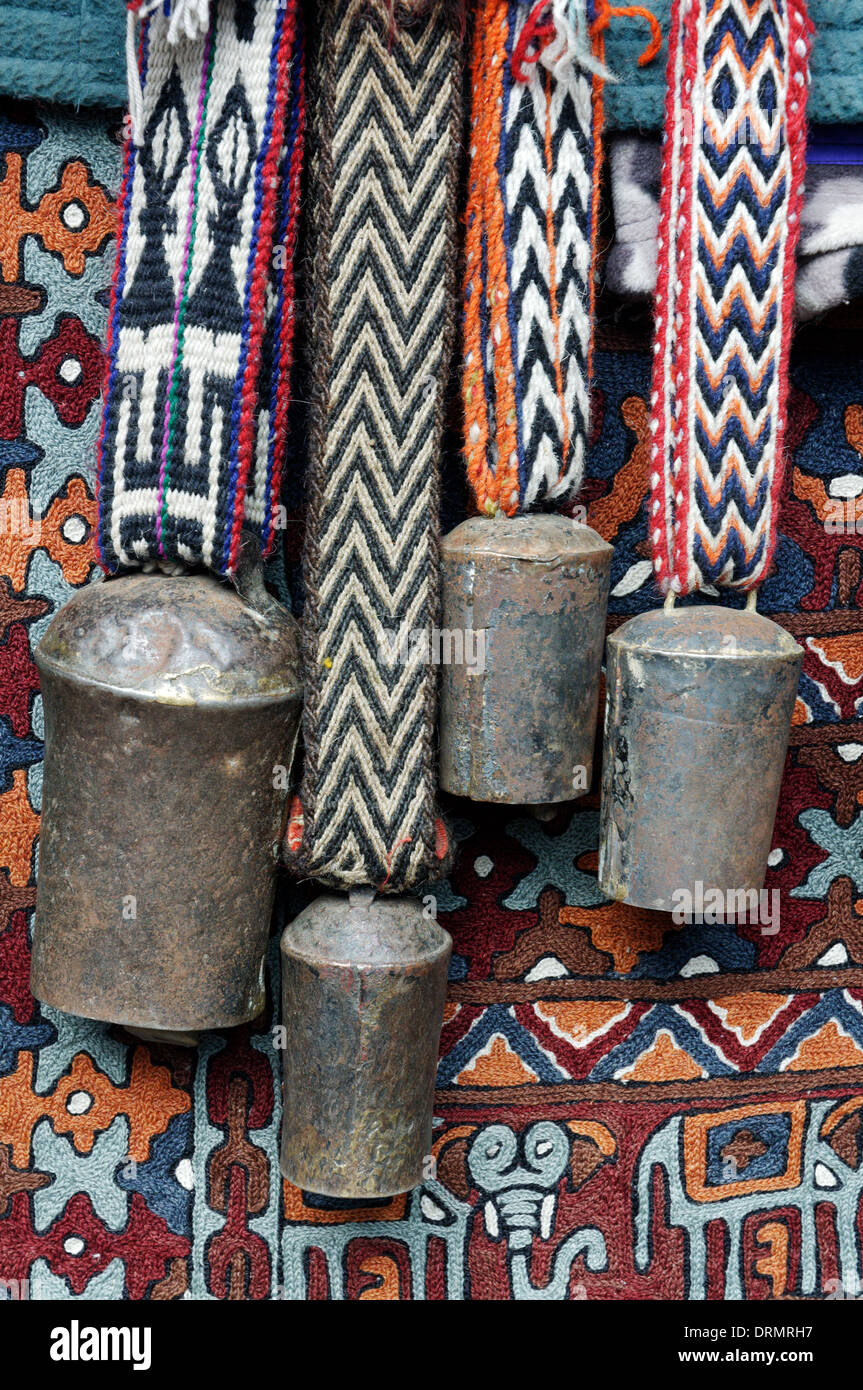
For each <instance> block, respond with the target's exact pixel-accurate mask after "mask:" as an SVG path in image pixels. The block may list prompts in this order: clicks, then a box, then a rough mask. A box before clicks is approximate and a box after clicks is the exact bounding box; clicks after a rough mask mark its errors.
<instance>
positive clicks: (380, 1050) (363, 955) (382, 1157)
mask: <svg viewBox="0 0 863 1390" xmlns="http://www.w3.org/2000/svg"><path fill="white" fill-rule="evenodd" d="M451 947H452V942H451V940H450V937H449V934H448V933H447V932H445V931H444V930H443V928H442V927H441V926H439V925H438V923H437V922H436V921H435V920H434V918H433V917H431V916H430V915H429V914H428V912H427V911H426V909H425V908H424V907H423V905H422V903H421V902H420V901H419V900H418V899H416V898H410V897H388V898H376V897H375V895H374V890H372V889H367V890H366V889H355V890H353V891H352V892H351V893H350V894H349V895H348V896H347V897H343V896H340V895H338V894H334V893H325V894H323V895H322V896H321V897H319V898H317V899H316V900H315V901H314V902H313V903H312V904H311V905H310V906H309V907H307V908H306V909H305V911H304V912H301V913H300V915H299V916H298V917H296V918H295V919H294V921H293V922H291V923H290V925H289V926H288V927H286V928H285V932H284V934H283V936H282V1023H283V1025H284V1028H285V1058H284V1111H283V1119H282V1152H281V1169H282V1173H283V1174H284V1176H285V1177H286V1178H287V1179H288V1180H289V1181H290V1182H292V1183H294V1184H295V1185H296V1186H297V1187H301V1188H303V1189H305V1190H306V1191H308V1192H314V1193H320V1194H322V1195H324V1196H329V1197H347V1198H363V1197H366V1198H374V1197H392V1196H394V1195H395V1194H396V1193H399V1192H407V1191H408V1190H409V1189H410V1188H412V1187H415V1186H416V1185H417V1184H418V1183H420V1182H421V1181H422V1180H423V1178H424V1177H427V1176H428V1172H427V1171H426V1169H425V1165H427V1163H428V1160H429V1156H430V1154H431V1140H432V1102H433V1098H434V1081H435V1071H436V1068H437V1057H438V1044H439V1039H440V1030H441V1022H442V1019H443V1007H444V996H445V994H446V982H447V969H448V965H449V956H450V950H451Z"/></svg>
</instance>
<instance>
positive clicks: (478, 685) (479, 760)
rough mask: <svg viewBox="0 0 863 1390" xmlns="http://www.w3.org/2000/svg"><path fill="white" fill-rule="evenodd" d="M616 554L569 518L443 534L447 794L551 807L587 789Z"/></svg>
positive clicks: (474, 521) (489, 523)
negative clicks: (611, 569) (609, 589)
mask: <svg viewBox="0 0 863 1390" xmlns="http://www.w3.org/2000/svg"><path fill="white" fill-rule="evenodd" d="M612 554H613V552H612V548H611V546H610V545H607V544H606V542H605V541H604V540H603V539H602V537H601V536H599V535H597V533H596V532H595V531H592V530H591V529H590V527H589V526H584V525H581V524H580V523H578V522H575V521H571V520H569V519H568V518H566V517H562V516H550V515H537V516H522V517H512V518H510V517H507V518H501V517H495V518H494V519H489V518H483V517H472V518H470V520H468V521H464V522H462V524H461V525H460V526H457V527H456V528H455V530H454V531H451V532H450V533H449V535H448V536H446V537H445V538H444V540H443V543H442V545H441V559H442V608H443V617H442V620H441V621H442V628H441V651H442V656H441V665H442V678H441V716H440V780H441V786H442V787H443V788H444V790H445V791H448V792H452V793H453V794H454V795H456V796H468V797H471V798H472V799H473V800H474V801H494V802H506V803H510V804H518V805H546V804H548V803H556V802H561V801H570V800H572V799H573V798H574V797H576V796H582V795H584V793H585V792H587V791H588V790H589V788H590V780H591V774H592V770H593V748H594V741H595V737H596V717H597V704H598V700H599V682H600V670H601V663H602V646H603V641H604V638H605V614H606V607H607V604H608V585H609V573H610V567H611V557H612ZM459 644H461V649H462V659H461V660H458V659H457V657H458V652H459ZM447 653H449V654H450V658H451V659H450V660H447V659H446V658H447Z"/></svg>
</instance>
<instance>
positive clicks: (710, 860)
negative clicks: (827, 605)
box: [599, 605, 803, 912]
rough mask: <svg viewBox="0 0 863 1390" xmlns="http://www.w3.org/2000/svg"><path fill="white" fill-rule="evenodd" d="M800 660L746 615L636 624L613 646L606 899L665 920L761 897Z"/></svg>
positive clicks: (675, 615) (718, 612) (605, 801)
mask: <svg viewBox="0 0 863 1390" xmlns="http://www.w3.org/2000/svg"><path fill="white" fill-rule="evenodd" d="M802 661H803V652H802V650H801V648H800V647H799V646H798V645H797V643H796V642H795V641H794V639H793V638H792V637H791V636H790V635H789V634H788V633H787V632H786V631H785V630H784V629H783V628H781V627H779V626H778V625H777V624H776V623H773V622H771V621H770V620H769V619H768V618H764V617H762V616H761V615H760V614H758V613H756V612H754V611H753V610H749V609H747V610H745V611H738V610H735V609H730V608H720V607H716V606H712V605H711V606H707V605H705V606H703V607H689V608H672V609H663V610H659V611H654V612H650V613H641V614H639V616H638V617H636V618H632V619H630V621H629V622H627V623H624V624H623V626H622V627H620V628H618V630H617V631H616V632H615V633H613V634H612V635H611V636H610V637H609V639H608V647H607V657H606V690H607V698H606V707H605V740H604V749H603V776H602V807H601V816H600V848H599V886H600V888H601V889H602V891H603V893H605V894H606V895H607V896H608V897H609V898H614V899H616V900H618V901H622V902H627V903H632V904H634V905H635V906H638V907H646V908H657V909H660V910H662V911H666V912H668V911H672V910H674V909H675V908H678V907H679V906H680V904H681V903H682V902H684V901H686V898H685V897H684V896H682V895H686V894H688V895H690V896H689V899H688V900H689V901H690V902H697V901H699V897H700V896H702V895H703V896H706V895H707V894H708V892H709V893H711V894H714V895H715V892H716V891H717V890H718V891H719V892H720V893H721V894H722V895H723V900H724V901H733V900H737V901H739V899H737V898H736V895H738V894H739V893H741V892H742V893H745V894H748V893H750V892H751V891H752V890H755V891H756V892H760V890H761V887H762V885H763V883H764V875H765V872H766V868H767V856H768V853H769V851H770V840H771V836H772V833H773V822H774V819H775V817H776V805H777V801H778V799H779V784H780V782H781V780H782V770H783V765H784V761H785V753H786V749H787V747H788V736H789V732H790V728H791V716H792V713H793V710H794V700H795V696H796V693H797V682H798V680H799V677H800V667H801V664H802ZM729 894H734V895H735V899H733V900H732V899H729V897H728V895H729ZM714 900H715V897H714Z"/></svg>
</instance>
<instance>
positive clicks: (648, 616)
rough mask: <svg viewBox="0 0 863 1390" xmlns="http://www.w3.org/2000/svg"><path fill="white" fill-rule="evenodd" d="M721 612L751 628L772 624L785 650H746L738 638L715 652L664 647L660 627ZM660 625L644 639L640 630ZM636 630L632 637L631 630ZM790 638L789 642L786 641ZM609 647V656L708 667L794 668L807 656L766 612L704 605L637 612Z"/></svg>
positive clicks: (610, 638) (613, 634)
mask: <svg viewBox="0 0 863 1390" xmlns="http://www.w3.org/2000/svg"><path fill="white" fill-rule="evenodd" d="M708 611H709V612H710V613H721V614H722V615H723V619H724V621H727V622H728V623H729V624H731V623H734V622H736V621H738V620H741V619H742V620H743V625H744V626H746V627H752V625H753V624H752V620H753V619H754V620H755V622H756V623H757V624H758V625H759V626H760V625H761V624H762V623H769V624H770V626H771V627H772V628H774V629H775V630H776V632H777V633H781V634H782V639H781V640H782V647H781V648H780V647H778V646H774V647H773V648H770V647H747V646H746V645H744V643H745V636H744V637H739V638H738V637H736V636H735V640H734V645H733V646H727V647H724V648H717V649H716V650H713V651H711V650H706V649H705V648H703V647H702V648H700V649H699V648H696V647H694V646H693V648H692V649H686V648H685V647H681V646H673V645H671V644H670V643H669V644H668V645H665V644H664V643H663V641H662V636H661V627H660V626H659V625H676V624H678V623H680V621H681V619H684V620H686V619H691V620H693V621H697V615H699V614H701V615H703V614H704V613H705V612H708ZM654 623H655V624H657V628H656V630H655V631H652V632H651V633H650V634H649V635H647V636H644V637H641V636H640V635H639V632H638V628H639V627H646V626H648V625H650V626H652V625H653V624H654ZM633 628H635V629H636V631H635V633H634V634H633V632H632V629H633ZM786 639H787V641H786ZM606 647H607V649H608V652H609V654H615V655H616V654H617V653H618V652H626V653H628V654H633V655H636V656H651V657H665V658H667V659H668V660H669V661H674V660H679V661H700V662H704V663H705V664H708V663H712V662H716V661H725V662H735V661H736V662H750V663H753V664H757V665H761V664H765V665H766V664H775V665H777V666H782V665H794V664H796V663H798V662H801V661H802V660H803V657H804V655H805V653H804V650H803V648H802V647H801V645H800V643H799V642H797V641H796V639H795V638H794V637H793V636H792V634H791V633H790V632H788V630H787V628H784V627H782V626H781V625H780V624H779V623H777V622H774V620H773V619H772V618H768V617H767V616H766V615H765V614H763V613H751V612H747V610H746V609H740V608H725V607H724V606H723V605H721V604H715V603H711V604H702V605H698V606H691V607H687V608H674V609H672V610H671V611H670V612H668V611H666V610H665V609H663V608H651V609H647V610H646V611H645V612H643V613H636V614H634V615H632V616H631V617H629V618H627V620H626V622H623V623H621V625H620V626H619V627H618V628H615V630H614V632H610V633H609V634H608V636H607V637H606Z"/></svg>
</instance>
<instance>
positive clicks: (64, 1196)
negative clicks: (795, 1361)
mask: <svg viewBox="0 0 863 1390" xmlns="http://www.w3.org/2000/svg"><path fill="white" fill-rule="evenodd" d="M0 161H2V163H0V270H2V283H0V338H2V343H0V502H2V504H3V507H2V513H0V516H2V524H0V616H2V622H0V628H2V636H0V769H2V781H0V1115H2V1116H3V1122H2V1129H0V1279H5V1280H10V1279H14V1280H19V1281H28V1287H29V1293H30V1296H31V1297H34V1298H52V1297H57V1298H62V1299H75V1298H85V1299H86V1298H124V1297H128V1298H133V1299H141V1298H154V1299H166V1298H181V1297H184V1296H191V1297H202V1298H247V1297H250V1298H260V1299H263V1298H270V1297H274V1296H279V1295H281V1296H284V1297H291V1298H303V1297H311V1298H327V1297H330V1298H349V1299H354V1298H362V1299H367V1298H373V1299H382V1298H383V1299H393V1298H406V1299H410V1298H423V1297H426V1298H452V1299H463V1298H468V1297H470V1298H494V1299H507V1298H513V1297H515V1298H546V1299H553V1298H566V1297H569V1298H581V1297H588V1298H602V1299H618V1298H626V1297H629V1298H659V1297H666V1298H675V1299H679V1298H685V1297H689V1298H696V1297H701V1296H704V1295H705V1294H706V1295H707V1296H709V1297H721V1296H722V1294H723V1292H724V1293H725V1294H726V1296H728V1297H741V1296H745V1297H747V1298H765V1297H771V1296H772V1297H780V1296H783V1295H785V1294H801V1293H802V1294H815V1295H817V1296H824V1295H825V1294H830V1293H834V1292H836V1291H837V1289H840V1290H841V1286H842V1280H843V1278H844V1280H845V1281H846V1284H847V1286H848V1287H849V1290H850V1289H853V1285H852V1284H851V1280H852V1279H853V1278H854V1277H855V1276H856V1277H859V1274H860V1223H859V1219H858V1204H859V1198H860V1192H861V1188H863V860H862V859H861V831H863V809H861V808H863V740H861V738H860V733H859V728H860V725H859V718H860V715H861V713H863V617H861V612H860V600H861V596H863V550H861V540H860V535H859V534H855V533H854V532H853V529H852V531H851V532H850V533H849V532H848V530H847V528H846V531H845V533H838V532H835V531H834V532H831V531H830V530H828V529H825V522H826V521H827V520H829V519H830V517H831V516H832V515H833V514H834V512H835V507H834V508H833V509H832V510H831V499H834V500H835V499H837V498H838V499H846V515H850V516H851V517H853V516H854V499H855V498H856V497H858V496H859V495H860V494H863V367H861V365H860V357H861V352H860V347H861V343H860V340H859V337H858V338H857V339H856V341H854V342H852V344H851V350H850V351H848V352H847V354H846V353H845V351H844V345H843V342H842V341H841V340H840V339H839V338H838V337H837V336H836V335H835V334H833V335H832V336H831V337H830V338H829V340H828V344H829V351H826V350H825V345H824V342H823V341H820V342H817V343H815V342H813V341H812V340H811V338H810V339H808V338H807V334H808V333H809V332H810V330H805V331H804V333H802V334H801V336H800V341H799V345H798V349H797V352H796V358H795V366H794V370H793V383H794V398H793V402H792V408H791V410H790V412H789V413H790V418H791V421H792V425H793V436H792V438H791V440H790V444H791V447H792V450H793V464H792V466H791V467H789V469H788V472H787V479H786V490H787V495H786V498H785V504H784V511H783V515H782V518H781V531H782V535H781V538H780V543H779V547H778V551H777V564H776V570H775V573H774V574H773V575H772V576H771V577H770V578H769V579H768V580H767V582H766V584H765V585H764V588H763V590H762V598H761V607H762V608H763V610H764V611H765V612H767V613H769V614H771V615H772V616H773V617H775V618H776V619H777V620H778V621H779V622H781V623H783V624H784V625H785V626H786V627H788V628H789V629H790V630H791V631H792V632H793V633H794V635H795V636H796V637H797V639H798V641H800V642H801V644H802V645H803V646H804V648H805V651H806V659H805V666H804V677H803V681H802V684H801V691H800V699H799V701H798V705H797V713H796V721H795V726H794V731H793V734H792V741H791V749H790V751H789V755H788V762H787V767H786V776H785V783H784V787H783V795H782V801H781V805H780V811H779V818H778V821H777V826H776V833H775V838H774V849H773V852H772V855H771V868H770V871H769V875H768V885H767V886H768V888H778V889H779V890H780V892H781V895H782V897H781V920H780V924H779V930H778V931H777V932H776V933H775V934H772V935H762V934H761V933H760V931H759V930H758V929H754V928H753V929H750V928H747V927H743V926H741V927H738V928H734V927H730V926H723V925H717V926H710V925H705V926H702V927H698V926H691V927H685V928H677V927H675V926H674V924H673V923H672V922H671V921H670V919H669V918H667V917H665V916H664V915H660V914H655V913H649V912H644V911H640V910H637V909H632V908H626V907H621V906H618V905H612V904H609V903H606V902H604V900H603V899H602V898H601V896H600V894H599V892H598V890H597V887H596V880H595V860H596V844H597V840H596V834H597V809H596V802H595V800H593V799H585V800H584V801H582V802H579V803H576V804H575V806H574V807H573V808H571V809H570V810H569V811H567V812H564V813H561V814H560V815H559V816H558V817H557V818H556V819H555V820H553V821H551V822H549V823H542V822H540V821H538V820H533V819H526V818H523V817H518V816H512V815H509V814H506V813H503V812H499V811H486V810H483V809H482V808H479V807H475V806H469V805H467V804H462V805H456V806H455V807H453V808H451V809H452V810H453V813H454V818H455V819H454V824H455V829H456V833H457V835H458V838H459V840H460V846H459V849H460V853H459V858H458V861H457V865H456V868H455V870H454V872H453V874H452V877H451V879H450V880H449V881H448V883H446V884H445V885H443V886H438V888H437V889H436V890H434V891H436V893H437V898H438V909H439V913H440V917H441V921H442V922H443V924H444V925H445V926H446V927H447V928H448V930H449V931H450V932H451V933H452V935H453V939H454V956H453V964H452V978H451V985H450V995H449V1001H448V1004H447V1012H446V1020H445V1025H444V1032H443V1037H442V1040H441V1060H440V1069H439V1074H438V1100H437V1118H438V1122H437V1128H436V1140H435V1147H436V1153H437V1174H436V1177H435V1178H434V1179H431V1180H430V1181H429V1182H428V1183H427V1184H426V1185H425V1186H424V1187H423V1188H422V1189H419V1190H417V1191H415V1192H414V1193H413V1194H411V1195H410V1196H409V1197H407V1198H404V1197H401V1198H397V1199H395V1200H394V1201H387V1202H383V1203H381V1204H378V1205H376V1206H374V1207H372V1208H368V1209H358V1208H356V1207H352V1206H351V1205H350V1204H345V1203H343V1202H336V1201H331V1200H327V1199H319V1198H313V1197H311V1196H310V1195H309V1194H303V1193H301V1192H299V1191H298V1190H296V1189H293V1188H290V1187H287V1186H285V1185H284V1184H283V1183H282V1182H281V1180H280V1178H279V1174H278V1161H277V1136H278V1121H279V1098H278V1079H279V1054H278V1052H277V1051H276V1050H275V1049H274V1047H273V1042H272V1033H271V1026H272V1022H273V1020H272V1018H266V1019H263V1020H261V1021H260V1022H259V1023H258V1024H257V1025H256V1026H254V1027H252V1028H242V1029H237V1030H235V1031H234V1032H232V1033H224V1034H220V1033H213V1034H207V1035H205V1037H204V1039H203V1042H202V1044H201V1047H200V1048H199V1049H198V1051H197V1052H194V1051H188V1050H185V1049H179V1048H167V1047H147V1046H144V1045H142V1044H140V1043H135V1042H134V1041H132V1040H131V1039H130V1037H129V1035H128V1034H125V1033H124V1032H123V1031H122V1030H121V1029H118V1028H109V1027H106V1026H105V1025H103V1024H98V1023H90V1022H87V1021H85V1020H81V1019H75V1018H71V1017H69V1016H66V1015H62V1014H60V1013H58V1012H56V1011H54V1010H51V1009H49V1008H40V1007H39V1006H38V1005H37V1004H36V1003H35V1002H34V1000H33V998H32V996H31V995H30V993H29V989H28V971H29V947H28V933H29V929H30V919H31V918H32V907H33V902H34V898H35V887H34V885H35V878H36V868H37V863H36V837H37V833H38V811H39V794H40V758H41V743H40V735H41V731H42V728H41V712H40V701H39V696H38V693H37V691H38V681H37V676H36V671H35V667H34V666H33V662H32V657H31V652H32V647H33V644H34V643H35V642H36V641H37V640H38V638H39V636H40V635H41V633H42V632H43V631H44V628H45V625H46V623H47V622H48V620H49V618H50V616H51V614H52V613H53V612H54V611H55V609H56V607H57V606H58V605H59V604H60V603H62V602H63V601H64V599H65V598H66V597H67V596H68V595H69V593H70V592H71V590H72V589H73V588H74V587H76V586H79V585H81V584H83V583H85V582H86V581H87V579H88V577H89V575H90V573H91V549H90V528H91V527H92V525H93V522H94V505H93V495H92V469H93V452H94V442H95V434H96V429H97V421H98V391H99V383H100V365H99V338H100V335H101V334H102V333H103V330H104V323H105V303H106V293H105V292H106V287H107V284H108V280H109V276H110V268H111V264H112V247H111V245H110V240H109V239H110V236H111V233H112V229H113V226H114V214H113V210H112V206H111V202H112V199H113V198H114V197H115V196H116V192H117V185H118V181H119V162H120V151H119V146H118V145H117V143H116V140H115V138H114V136H113V134H112V132H111V131H110V129H109V128H108V127H107V126H106V125H105V123H104V120H103V119H101V118H95V117H93V118H89V117H80V116H79V117H67V116H64V115H60V114H58V113H56V112H55V113H51V114H48V115H46V114H44V113H43V114H42V115H40V116H39V117H38V118H36V117H35V116H34V115H33V114H32V113H28V112H27V111H26V110H24V109H23V108H9V109H8V110H7V111H6V113H5V114H3V115H2V117H0ZM648 358H649V353H648V351H647V345H646V340H644V339H634V338H632V337H631V336H630V337H626V336H624V335H623V334H622V333H621V332H616V333H615V334H614V335H611V334H610V333H609V331H608V330H605V332H604V334H603V333H601V334H600V340H599V351H598V352H597V359H596V373H597V381H596V389H595V397H594V412H593V444H592V449H591V453H590V459H589V463H588V480H587V482H586V485H585V491H584V493H583V500H584V501H586V502H587V504H588V519H589V521H590V523H591V524H592V525H593V526H595V527H596V528H597V529H598V530H599V531H601V532H602V534H603V535H604V536H605V537H606V538H607V539H608V540H610V541H613V542H614V545H615V557H614V564H613V573H612V614H613V617H612V622H613V623H616V622H619V621H621V619H622V617H623V616H624V615H627V614H630V613H635V612H638V611H640V610H641V609H642V608H645V607H648V606H652V605H653V604H654V603H655V602H656V598H655V593H654V590H653V587H652V585H651V582H650V558H649V550H648V544H647V539H646V522H645V518H644V515H643V508H644V495H645V488H646V485H647V473H648V466H647V459H648V442H647V441H648V437H649V430H648V410H647V404H646V396H647V393H648V383H649V360H648ZM848 499H850V502H849V501H848ZM455 519H457V518H448V522H447V524H451V523H452V521H453V520H455ZM860 525H861V527H863V521H861V523H860ZM852 526H853V521H852ZM82 834H86V826H84V825H82ZM275 945H276V937H275V936H274V938H273V942H272V950H271V956H270V964H271V990H270V996H271V998H272V997H273V996H275V997H277V995H278V989H277V983H278V982H277V978H276V972H277V970H278V961H277V952H276V950H275ZM519 1155H520V1158H521V1162H522V1163H530V1164H531V1166H532V1168H533V1170H534V1173H535V1174H536V1175H537V1178H536V1180H537V1202H536V1210H535V1225H534V1229H533V1231H532V1239H531V1243H530V1245H529V1246H527V1247H523V1246H520V1245H519V1242H518V1241H517V1240H511V1238H510V1237H511V1236H512V1229H511V1227H510V1225H509V1222H510V1220H511V1219H512V1205H511V1204H508V1202H507V1191H508V1189H507V1181H508V1180H507V1178H506V1177H504V1176H502V1175H503V1174H505V1173H507V1172H509V1171H510V1170H511V1169H512V1167H513V1165H514V1164H515V1162H516V1159H517V1157H518V1156H519Z"/></svg>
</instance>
